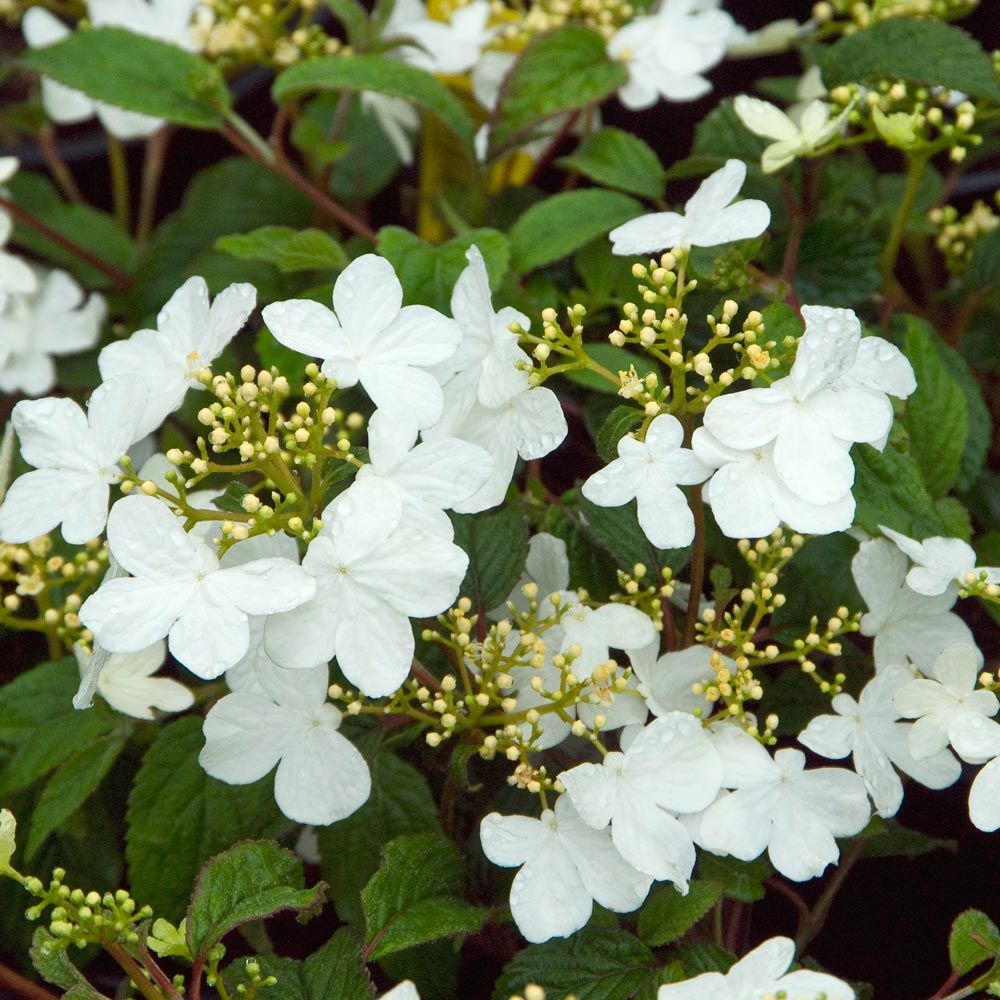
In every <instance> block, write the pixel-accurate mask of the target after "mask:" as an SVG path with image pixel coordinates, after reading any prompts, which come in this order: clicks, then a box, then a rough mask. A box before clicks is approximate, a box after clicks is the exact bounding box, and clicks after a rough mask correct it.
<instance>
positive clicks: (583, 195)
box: [510, 188, 642, 274]
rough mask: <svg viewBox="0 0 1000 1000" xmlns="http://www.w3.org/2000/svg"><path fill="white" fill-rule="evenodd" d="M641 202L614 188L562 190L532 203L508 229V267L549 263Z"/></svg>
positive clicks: (633, 212) (634, 212) (637, 211)
mask: <svg viewBox="0 0 1000 1000" xmlns="http://www.w3.org/2000/svg"><path fill="white" fill-rule="evenodd" d="M639 215H642V205H640V204H639V202H637V201H636V200H635V199H634V198H630V197H629V196H628V195H626V194H620V193H619V192H617V191H601V190H598V189H593V188H592V189H590V190H585V191H564V192H562V193H561V194H556V195H553V196H552V197H551V198H546V199H545V201H540V202H538V204H536V205H532V206H531V208H529V209H528V210H527V211H526V212H525V213H524V214H523V215H522V216H521V217H520V218H519V219H518V220H517V222H516V223H514V227H513V229H511V231H510V251H511V267H512V268H513V269H514V270H515V271H516V272H518V273H519V274H524V273H525V272H526V271H533V270H535V269H536V268H539V267H544V266H545V265H546V264H552V263H554V262H555V261H557V260H560V259H561V258H563V257H566V256H568V255H569V254H571V253H572V252H573V251H574V250H578V249H579V248H580V247H582V246H583V245H584V244H585V243H589V242H590V241H591V240H592V239H594V237H596V236H602V235H604V234H605V233H607V232H609V231H610V230H612V229H614V228H615V227H616V226H620V225H621V224H622V223H623V222H628V220H629V219H634V218H636V216H639Z"/></svg>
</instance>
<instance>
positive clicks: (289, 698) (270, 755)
mask: <svg viewBox="0 0 1000 1000" xmlns="http://www.w3.org/2000/svg"><path fill="white" fill-rule="evenodd" d="M262 682H263V684H264V688H265V693H264V694H256V693H251V692H248V691H237V692H235V693H234V694H228V695H226V697H225V698H223V699H222V700H221V701H219V702H217V703H216V704H215V705H214V706H213V707H212V710H211V711H210V712H209V713H208V716H207V718H206V719H205V725H204V732H205V746H204V748H203V749H202V751H201V753H200V754H199V756H198V760H199V761H200V763H201V766H202V767H203V768H204V769H205V771H206V773H208V774H210V775H212V777H213V778H218V779H219V780H220V781H225V782H227V783H228V784H230V785H247V784H250V783H251V782H254V781H258V780H260V779H261V778H263V777H264V775H265V774H267V773H268V772H269V771H270V770H271V769H272V768H273V767H274V766H275V765H276V764H277V766H278V769H277V771H276V772H275V775H274V799H275V801H276V802H277V803H278V808H279V809H280V810H281V811H282V812H283V813H284V814H285V815H286V816H287V817H288V818H289V819H291V820H294V821H295V822H297V823H311V824H313V825H326V824H329V823H336V822H337V821H338V820H341V819H344V818H345V817H347V816H350V815H351V813H353V812H355V811H356V810H357V809H360V808H361V806H363V805H364V804H365V802H366V801H367V800H368V796H369V794H370V792H371V776H370V774H369V772H368V764H367V763H366V762H365V759H364V757H362V756H361V754H360V753H359V752H358V750H357V749H356V748H355V747H354V745H353V744H352V743H351V742H350V741H349V740H348V739H347V738H346V737H344V736H342V735H341V734H340V733H339V732H338V731H337V730H338V729H339V728H340V722H341V718H342V717H341V713H340V711H339V710H338V709H337V708H336V706H334V705H331V704H329V703H328V702H327V700H326V689H327V684H328V683H329V672H328V670H327V667H326V664H323V665H322V666H319V667H313V668H312V669H310V670H296V671H285V672H284V673H283V674H282V673H280V672H277V673H274V672H272V673H270V674H268V675H265V676H264V677H263V678H262Z"/></svg>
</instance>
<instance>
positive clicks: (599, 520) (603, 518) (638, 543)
mask: <svg viewBox="0 0 1000 1000" xmlns="http://www.w3.org/2000/svg"><path fill="white" fill-rule="evenodd" d="M579 510H580V514H581V515H582V516H583V527H584V530H585V531H586V532H587V534H588V535H589V536H590V538H591V540H592V541H593V542H595V543H596V544H597V545H599V546H600V547H601V548H602V549H604V551H605V552H607V553H608V555H610V556H611V557H612V558H613V559H614V560H615V562H616V563H617V564H618V565H619V567H621V568H622V569H623V570H625V571H626V572H631V571H632V567H633V566H635V564H636V563H643V564H644V565H645V566H646V567H648V568H649V570H650V571H653V570H654V568H662V567H664V566H670V567H671V568H672V569H674V570H677V569H680V567H681V566H683V565H684V563H685V562H687V559H688V552H689V549H686V548H685V549H658V548H657V547H656V546H655V545H654V544H653V543H652V542H651V541H650V540H649V539H648V538H647V537H646V535H645V533H644V532H643V530H642V528H640V527H639V519H638V515H637V514H636V505H635V501H634V500H633V501H632V502H631V503H627V504H623V505H622V506H621V507H598V506H597V504H593V503H591V502H590V501H589V500H587V499H586V498H584V497H580V500H579ZM654 575H655V573H654Z"/></svg>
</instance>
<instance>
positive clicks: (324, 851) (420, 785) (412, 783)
mask: <svg viewBox="0 0 1000 1000" xmlns="http://www.w3.org/2000/svg"><path fill="white" fill-rule="evenodd" d="M369 768H370V770H371V775H372V791H371V795H370V796H369V797H368V801H367V802H366V803H365V804H364V805H363V806H362V807H361V808H360V809H359V810H358V811H357V812H355V813H352V814H351V815H350V816H348V817H347V819H345V820H341V821H340V822H339V823H334V824H333V825H332V826H325V827H322V828H321V829H319V830H317V837H318V838H319V849H320V856H321V857H322V859H323V860H322V872H323V877H324V878H325V879H326V880H327V881H328V882H329V883H330V896H331V898H332V899H333V902H334V905H335V906H336V907H337V914H338V916H339V917H340V918H341V919H342V920H346V921H348V922H350V923H351V924H353V925H354V926H356V927H361V926H362V922H363V914H362V911H361V903H360V896H359V894H360V892H361V888H362V886H364V885H365V884H366V883H367V882H368V880H369V879H370V878H371V876H372V875H373V874H374V872H375V871H376V869H377V868H378V865H379V857H380V851H381V846H382V844H384V843H386V842H388V841H389V840H392V839H393V838H394V837H398V836H399V835H400V834H404V833H419V832H423V831H427V830H436V829H437V828H438V814H437V806H436V805H435V803H434V799H433V798H432V797H431V793H430V790H429V789H428V787H427V781H426V780H425V778H424V776H423V775H422V774H421V773H420V772H419V771H418V770H416V768H414V767H411V766H410V765H409V764H407V763H406V761H403V760H400V759H399V757H397V756H396V755H395V754H393V753H390V752H388V751H382V752H379V753H376V754H375V755H374V756H373V757H371V758H370V759H369Z"/></svg>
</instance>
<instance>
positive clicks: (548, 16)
mask: <svg viewBox="0 0 1000 1000" xmlns="http://www.w3.org/2000/svg"><path fill="white" fill-rule="evenodd" d="M492 6H493V18H494V20H495V21H497V23H499V24H501V25H502V27H501V29H500V37H501V38H502V39H503V40H504V42H505V43H506V44H507V45H514V46H518V47H519V46H523V45H526V44H527V43H528V42H530V41H531V39H532V38H534V37H536V36H537V35H544V34H546V33H548V32H550V31H554V30H555V29H556V28H560V27H562V25H564V24H567V23H570V22H574V23H577V24H583V25H586V26H587V27H588V28H590V29H591V30H593V31H596V32H597V33H598V34H600V35H602V36H603V37H604V38H605V39H609V38H611V36H612V35H613V34H614V33H615V32H616V31H617V30H618V29H619V28H620V27H621V26H622V25H623V24H625V23H626V22H627V21H629V20H631V19H632V17H633V15H634V13H635V8H634V7H633V5H632V4H631V3H629V2H628V0H534V2H532V3H530V4H529V5H528V6H527V9H525V10H523V13H521V14H520V16H518V14H517V12H515V11H513V10H512V9H511V7H510V6H509V5H508V4H506V3H504V2H503V0H493V5H492Z"/></svg>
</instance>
